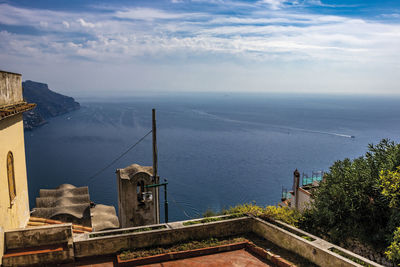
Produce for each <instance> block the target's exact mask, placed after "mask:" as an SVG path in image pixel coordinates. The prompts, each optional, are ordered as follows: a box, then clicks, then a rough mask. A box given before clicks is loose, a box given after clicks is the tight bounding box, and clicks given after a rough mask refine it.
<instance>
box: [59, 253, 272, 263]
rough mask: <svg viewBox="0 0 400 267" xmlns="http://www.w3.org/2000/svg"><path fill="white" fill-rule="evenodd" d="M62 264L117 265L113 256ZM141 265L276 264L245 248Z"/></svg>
mask: <svg viewBox="0 0 400 267" xmlns="http://www.w3.org/2000/svg"><path fill="white" fill-rule="evenodd" d="M62 266H64V267H65V266H81V267H113V266H118V264H117V262H116V261H115V260H114V259H113V258H100V259H99V258H97V259H91V260H86V261H84V262H75V264H74V265H72V264H71V265H69V264H66V265H62ZM135 266H142V267H224V266H233V267H236V266H237V267H246V266H254V267H273V266H276V265H274V264H272V263H267V261H265V260H261V259H260V258H258V257H257V256H254V255H253V254H251V253H249V252H247V251H246V250H245V249H239V250H233V251H228V252H220V253H215V254H210V255H204V256H199V257H191V258H187V259H180V260H172V261H164V262H160V263H154V264H149V265H135Z"/></svg>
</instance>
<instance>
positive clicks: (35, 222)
mask: <svg viewBox="0 0 400 267" xmlns="http://www.w3.org/2000/svg"><path fill="white" fill-rule="evenodd" d="M63 223H66V222H62V221H58V220H51V219H45V218H38V217H30V218H29V222H28V225H27V227H36V226H46V225H53V224H63ZM72 230H73V233H74V234H83V233H88V232H92V227H86V226H82V225H78V224H72Z"/></svg>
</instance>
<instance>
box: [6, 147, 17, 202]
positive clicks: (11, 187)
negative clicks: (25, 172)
mask: <svg viewBox="0 0 400 267" xmlns="http://www.w3.org/2000/svg"><path fill="white" fill-rule="evenodd" d="M14 174H15V172H14V157H13V154H12V153H11V151H10V152H8V154H7V177H8V192H9V194H10V204H12V201H13V200H14V198H15V195H16V190H15V175H14Z"/></svg>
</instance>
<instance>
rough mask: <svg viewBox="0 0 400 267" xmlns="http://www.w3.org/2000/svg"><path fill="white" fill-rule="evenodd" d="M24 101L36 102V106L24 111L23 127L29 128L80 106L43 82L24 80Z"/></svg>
mask: <svg viewBox="0 0 400 267" xmlns="http://www.w3.org/2000/svg"><path fill="white" fill-rule="evenodd" d="M22 88H23V94H24V99H25V101H27V102H29V103H36V104H37V107H36V108H35V109H34V110H32V111H29V112H25V113H24V128H25V129H26V130H31V129H33V128H35V127H38V126H40V125H43V124H45V123H47V121H46V119H48V118H51V117H55V116H59V115H62V114H65V113H68V112H71V111H74V110H77V109H79V108H80V104H79V103H78V102H76V101H75V100H74V99H73V98H72V97H69V96H65V95H62V94H59V93H56V92H53V91H52V90H50V89H49V87H48V85H47V84H45V83H39V82H34V81H29V80H28V81H25V82H23V83H22Z"/></svg>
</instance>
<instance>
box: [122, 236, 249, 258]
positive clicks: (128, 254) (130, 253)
mask: <svg viewBox="0 0 400 267" xmlns="http://www.w3.org/2000/svg"><path fill="white" fill-rule="evenodd" d="M244 241H247V239H245V238H244V237H229V238H223V239H218V238H209V239H204V240H194V241H187V242H183V243H178V244H175V245H172V246H163V247H152V248H145V249H138V250H127V251H123V252H121V254H120V255H119V256H120V258H121V259H122V260H129V259H136V258H142V257H148V256H153V255H159V254H164V253H170V252H177V251H186V250H192V249H199V248H208V247H216V246H221V245H227V244H233V243H238V242H244Z"/></svg>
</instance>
